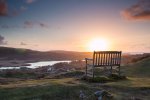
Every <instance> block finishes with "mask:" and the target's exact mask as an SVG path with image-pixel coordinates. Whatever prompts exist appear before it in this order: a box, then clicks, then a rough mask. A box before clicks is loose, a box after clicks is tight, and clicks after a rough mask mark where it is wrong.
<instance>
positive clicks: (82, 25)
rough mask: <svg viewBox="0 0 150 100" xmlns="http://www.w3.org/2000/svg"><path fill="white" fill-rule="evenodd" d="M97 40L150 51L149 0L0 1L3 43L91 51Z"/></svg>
mask: <svg viewBox="0 0 150 100" xmlns="http://www.w3.org/2000/svg"><path fill="white" fill-rule="evenodd" d="M94 39H102V40H105V41H107V43H108V50H118V51H123V52H150V0H0V46H6V47H15V48H27V49H33V50H39V51H49V50H68V51H89V44H90V41H92V40H94ZM97 46H100V45H97Z"/></svg>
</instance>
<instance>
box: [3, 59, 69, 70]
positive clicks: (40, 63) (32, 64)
mask: <svg viewBox="0 0 150 100" xmlns="http://www.w3.org/2000/svg"><path fill="white" fill-rule="evenodd" d="M61 62H67V63H69V62H71V61H40V62H34V63H27V64H30V65H29V66H20V67H19V66H18V67H11V66H10V67H0V70H6V69H20V68H21V67H26V68H32V69H34V68H38V67H42V66H48V65H49V66H52V65H54V64H57V63H61Z"/></svg>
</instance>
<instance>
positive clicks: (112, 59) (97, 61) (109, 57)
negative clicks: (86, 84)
mask: <svg viewBox="0 0 150 100" xmlns="http://www.w3.org/2000/svg"><path fill="white" fill-rule="evenodd" d="M120 64H121V51H94V54H93V65H94V67H101V66H120Z"/></svg>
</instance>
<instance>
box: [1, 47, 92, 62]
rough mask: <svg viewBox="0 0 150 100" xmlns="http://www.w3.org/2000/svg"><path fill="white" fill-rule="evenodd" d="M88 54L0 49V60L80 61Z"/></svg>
mask: <svg viewBox="0 0 150 100" xmlns="http://www.w3.org/2000/svg"><path fill="white" fill-rule="evenodd" d="M91 56H92V53H90V52H74V51H61V50H56V51H47V52H41V51H35V50H30V49H22V48H10V47H0V59H1V60H12V59H17V60H82V59H84V58H85V57H91Z"/></svg>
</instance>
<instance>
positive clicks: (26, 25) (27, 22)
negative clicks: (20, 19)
mask: <svg viewBox="0 0 150 100" xmlns="http://www.w3.org/2000/svg"><path fill="white" fill-rule="evenodd" d="M24 25H25V26H24V28H32V27H33V26H34V23H33V22H32V21H25V22H24Z"/></svg>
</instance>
